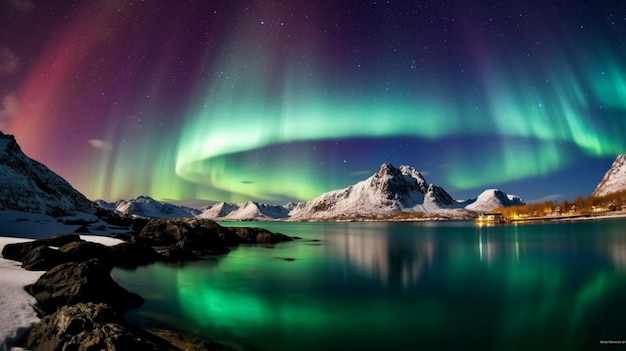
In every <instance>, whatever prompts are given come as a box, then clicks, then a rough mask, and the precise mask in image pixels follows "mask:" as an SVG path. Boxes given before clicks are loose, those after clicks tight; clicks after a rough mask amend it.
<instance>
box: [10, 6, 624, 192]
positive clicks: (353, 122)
mask: <svg viewBox="0 0 626 351" xmlns="http://www.w3.org/2000/svg"><path fill="white" fill-rule="evenodd" d="M0 1H1V2H0V4H1V5H0V11H1V12H0V99H1V100H0V130H2V131H3V132H4V133H7V134H14V135H15V136H16V138H17V140H18V143H20V145H21V146H22V149H23V150H24V152H25V153H26V154H27V155H29V156H30V157H32V158H34V159H36V160H38V161H40V162H42V163H44V164H45V165H47V166H48V167H50V168H51V169H52V170H53V171H55V172H57V173H58V174H60V175H61V176H63V177H64V178H65V179H67V180H68V181H69V182H70V183H71V184H72V185H74V187H76V188H77V189H78V190H80V191H81V192H83V193H84V194H85V195H86V196H87V197H89V198H91V199H97V198H102V199H105V200H110V201H111V200H117V199H128V198H131V197H135V196H138V195H150V196H153V197H154V198H157V199H160V200H166V201H173V200H192V199H202V200H210V201H227V202H239V201H245V200H250V199H251V200H257V201H261V202H266V203H277V204H284V203H286V202H287V201H290V200H299V201H306V200H310V199H312V198H313V197H315V196H317V195H320V194H321V193H323V192H326V191H329V190H334V189H338V188H342V187H345V186H347V185H349V184H353V183H356V182H357V181H359V180H362V179H365V178H367V177H368V176H370V175H371V174H373V173H374V172H375V171H376V170H377V168H378V167H379V166H380V165H381V164H382V163H384V162H391V163H392V164H394V165H396V166H400V165H401V164H409V165H412V166H414V167H415V168H416V169H418V170H419V171H421V172H422V173H423V174H424V176H425V178H426V180H427V181H428V182H431V183H436V184H438V185H440V186H443V187H444V188H445V189H446V190H448V192H450V193H451V195H452V196H453V197H455V198H459V199H463V198H469V197H475V196H477V195H478V194H479V193H480V192H481V191H482V190H484V189H487V188H500V189H502V190H504V191H506V192H508V193H513V194H516V195H519V196H521V197H522V198H523V199H525V200H526V201H535V200H539V199H553V200H562V199H574V198H575V197H576V196H578V195H583V196H586V195H589V194H590V193H591V192H592V191H593V189H594V188H595V186H596V185H597V183H598V182H599V181H600V180H601V178H602V176H603V175H604V173H605V172H606V170H607V169H608V167H610V165H611V162H612V161H613V159H614V158H615V157H616V156H617V155H618V154H620V153H625V152H626V137H625V135H626V134H625V132H626V2H623V1H619V0H613V1H602V0H595V1H553V0H546V1H536V2H535V1H527V0H524V1H468V0H462V1H461V0H460V1H445V0H443V1H441V0H440V1H393V0H390V1H327V0H323V1H322V0H320V1H317V0H308V1H294V0H290V1H272V0H264V1H236V0H233V1H231V0H229V1H219V0H211V1H208V0H207V1H200V0H198V1H192V0H171V1H170V0H161V1H138V0H137V1H136V0H110V1H106V0H105V1H96V0H94V1H70V0H62V1H47V0H40V1H37V0H0Z"/></svg>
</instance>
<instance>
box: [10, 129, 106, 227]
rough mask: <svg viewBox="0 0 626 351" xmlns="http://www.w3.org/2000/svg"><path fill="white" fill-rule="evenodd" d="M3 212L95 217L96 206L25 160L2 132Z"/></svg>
mask: <svg viewBox="0 0 626 351" xmlns="http://www.w3.org/2000/svg"><path fill="white" fill-rule="evenodd" d="M0 210H16V211H22V212H32V213H43V214H49V215H53V216H60V215H67V214H72V213H76V212H85V213H94V212H95V210H96V206H95V205H94V204H93V203H92V202H91V201H89V200H88V199H87V198H86V197H85V196H84V195H83V194H81V193H80V192H78V191H77V190H76V189H74V188H73V187H72V186H71V185H70V184H69V183H68V182H67V181H65V180H64V179H63V178H61V177H60V176H58V175H57V174H56V173H54V172H52V171H51V170H50V169H48V167H46V166H44V165H42V164H41V163H39V162H37V161H35V160H33V159H31V158H29V157H28V156H26V155H25V154H24V153H23V152H22V150H21V149H20V147H19V145H18V144H17V142H16V141H15V138H14V137H13V136H12V135H5V134H4V133H2V132H0Z"/></svg>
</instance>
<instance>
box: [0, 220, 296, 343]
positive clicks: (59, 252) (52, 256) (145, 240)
mask: <svg viewBox="0 0 626 351" xmlns="http://www.w3.org/2000/svg"><path fill="white" fill-rule="evenodd" d="M144 224H145V225H143V226H142V229H141V231H139V232H137V233H134V234H131V235H123V236H120V237H118V238H120V239H123V240H125V242H122V243H120V244H118V245H115V246H111V247H109V246H105V245H102V244H97V243H91V242H86V241H83V240H81V239H80V236H79V235H78V234H75V233H74V234H61V235H57V236H54V237H51V238H48V239H39V240H34V241H30V242H24V243H15V244H7V245H5V247H4V249H3V250H2V256H3V257H4V258H6V259H10V260H14V261H19V262H21V263H22V268H24V269H27V270H33V271H46V272H45V273H44V274H43V275H42V276H41V277H40V278H39V279H38V280H37V281H36V282H35V283H34V284H32V285H30V286H27V287H26V291H27V292H28V293H29V294H31V295H32V296H33V297H34V298H35V300H36V301H37V303H36V305H35V306H33V307H34V309H35V311H36V313H37V315H38V316H39V317H40V318H41V321H40V322H39V323H37V324H36V325H35V326H34V327H33V328H32V329H31V330H30V331H29V332H28V333H27V335H26V336H25V337H24V339H23V341H22V343H21V344H20V345H19V346H21V347H24V348H26V349H29V350H33V351H37V350H67V349H72V350H74V349H75V350H91V349H107V350H129V349H132V350H233V349H235V348H233V347H232V346H229V345H222V344H218V343H214V342H210V341H207V340H202V339H198V338H195V337H190V336H186V335H181V334H177V333H174V332H172V331H159V332H148V331H146V330H143V329H141V328H138V327H136V326H134V325H132V324H130V323H129V322H127V321H125V320H124V319H123V318H122V317H121V316H122V314H123V313H124V311H126V310H128V309H131V308H136V307H138V306H140V305H141V304H142V303H143V302H144V300H143V298H141V297H140V296H138V295H136V294H134V293H132V292H129V291H127V290H125V289H124V288H122V287H120V286H119V285H118V284H117V283H116V282H115V281H114V280H113V279H112V278H111V270H112V269H113V267H122V268H135V267H138V266H142V265H147V264H151V263H154V262H156V261H166V262H172V261H185V260H195V259H199V258H200V257H201V256H204V255H214V254H225V253H228V252H229V251H230V249H229V247H234V246H237V245H239V244H241V243H263V244H273V243H278V242H282V241H290V240H293V239H292V238H291V237H289V236H287V235H284V234H280V233H272V232H270V231H268V230H265V229H261V228H251V227H240V228H227V227H222V226H220V225H219V224H217V223H215V222H214V221H212V220H208V219H198V218H180V219H152V220H150V221H148V222H147V223H144Z"/></svg>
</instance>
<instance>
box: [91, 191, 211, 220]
mask: <svg viewBox="0 0 626 351" xmlns="http://www.w3.org/2000/svg"><path fill="white" fill-rule="evenodd" d="M95 203H96V204H98V205H99V206H101V207H103V208H106V209H111V210H115V211H118V212H122V213H127V214H131V215H135V216H139V217H149V218H181V217H182V218H191V217H195V216H197V215H199V214H200V213H201V211H200V210H198V209H195V208H190V207H185V206H178V205H173V204H168V203H163V202H159V201H156V200H155V199H153V198H151V197H149V196H139V197H137V198H136V199H131V200H119V201H116V202H115V203H110V202H106V201H103V200H96V201H95Z"/></svg>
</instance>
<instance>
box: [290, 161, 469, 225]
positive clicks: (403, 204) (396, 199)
mask: <svg viewBox="0 0 626 351" xmlns="http://www.w3.org/2000/svg"><path fill="white" fill-rule="evenodd" d="M463 212H464V210H463V209H462V206H461V205H460V204H459V203H457V202H456V201H454V199H453V198H452V197H451V196H450V194H448V193H447V192H446V191H445V190H444V189H443V188H441V187H439V186H437V185H434V184H430V185H427V183H426V180H425V179H424V177H423V176H422V175H421V174H420V173H419V172H418V171H416V170H415V169H414V168H413V167H410V166H401V167H400V168H395V167H394V166H392V165H391V164H389V163H384V164H383V165H382V166H380V168H379V169H378V171H377V172H376V173H375V174H374V175H372V176H371V177H369V178H367V179H365V180H363V181H360V182H358V183H356V184H354V185H351V186H349V187H347V188H345V189H340V190H335V191H331V192H328V193H325V194H322V195H320V196H319V197H317V198H315V199H313V200H311V201H309V202H308V203H307V204H306V205H305V206H303V207H301V208H299V209H296V210H294V211H292V212H291V218H292V219H296V220H308V219H337V218H360V217H389V216H393V215H396V214H401V213H426V214H442V215H453V216H454V215H456V216H463V215H467V214H464V213H463Z"/></svg>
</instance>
